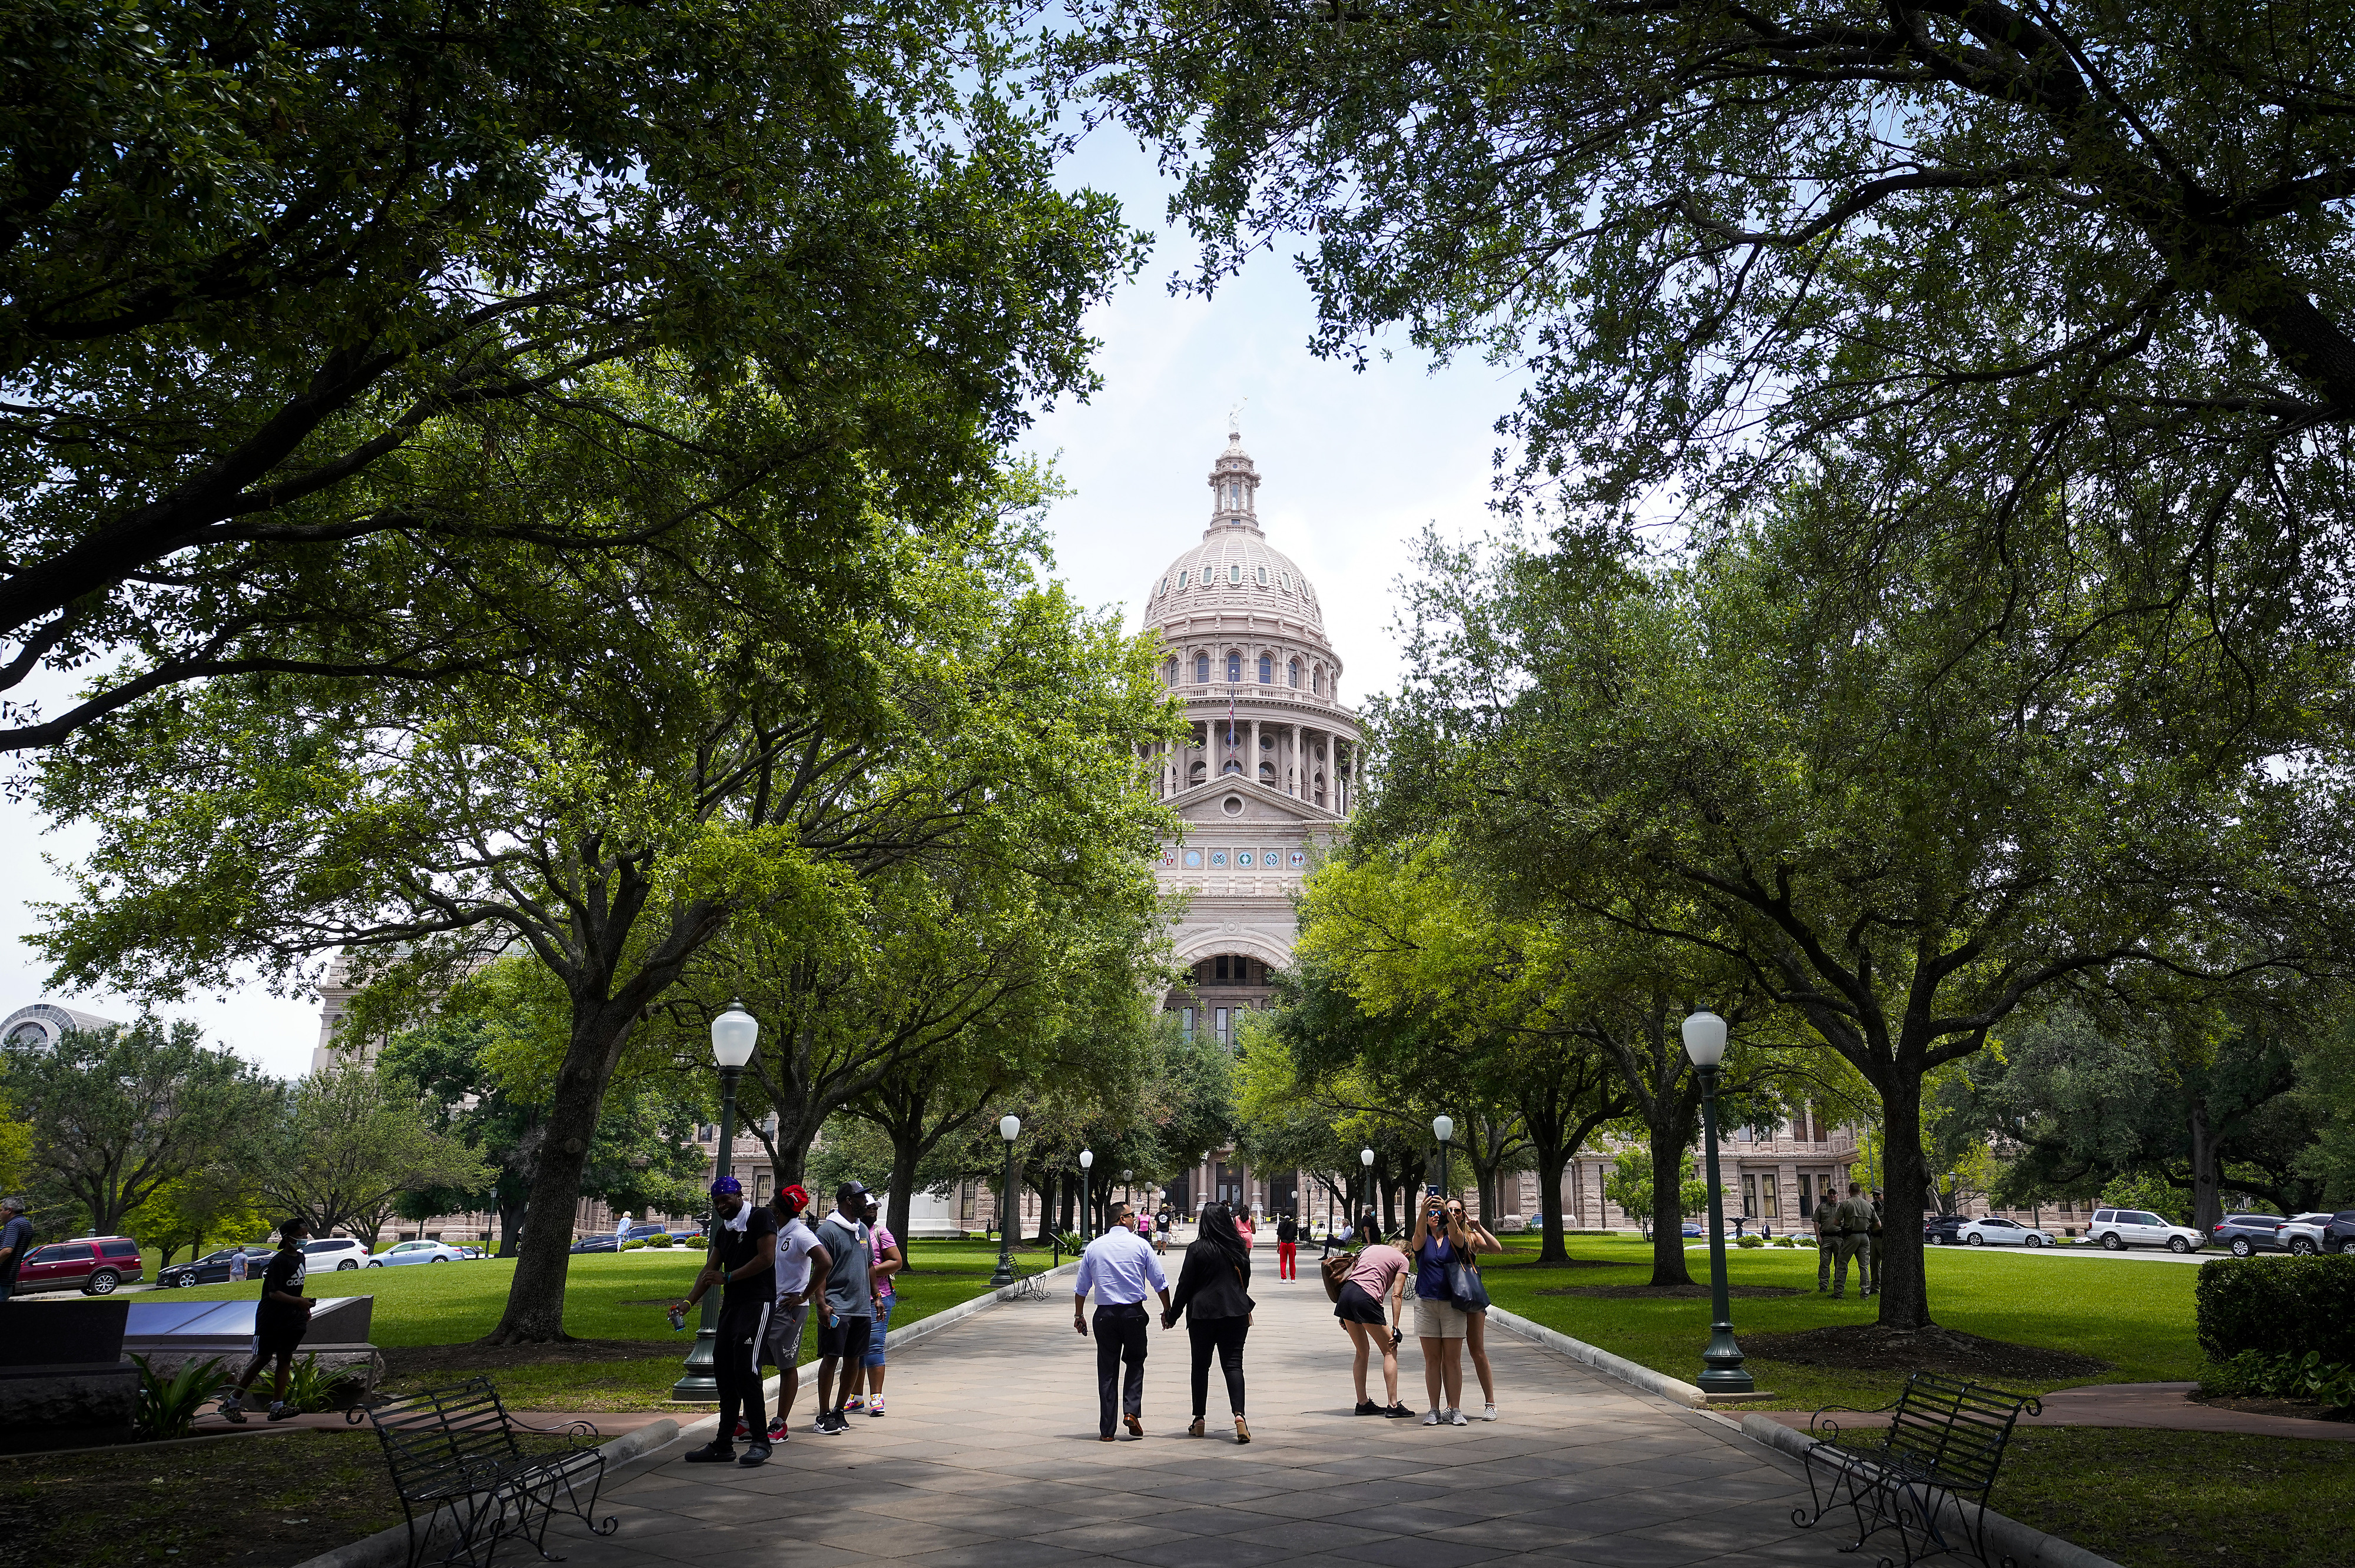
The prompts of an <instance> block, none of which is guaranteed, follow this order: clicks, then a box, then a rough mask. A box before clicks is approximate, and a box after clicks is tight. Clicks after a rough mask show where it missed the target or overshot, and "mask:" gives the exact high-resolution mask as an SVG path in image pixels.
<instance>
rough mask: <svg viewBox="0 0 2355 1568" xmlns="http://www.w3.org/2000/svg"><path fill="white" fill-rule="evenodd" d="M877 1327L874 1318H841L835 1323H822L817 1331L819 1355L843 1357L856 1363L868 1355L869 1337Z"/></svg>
mask: <svg viewBox="0 0 2355 1568" xmlns="http://www.w3.org/2000/svg"><path fill="white" fill-rule="evenodd" d="M874 1327H875V1319H872V1318H841V1319H836V1320H835V1321H834V1322H831V1323H826V1322H821V1323H820V1324H819V1325H818V1330H817V1353H818V1354H819V1355H821V1356H841V1357H843V1358H845V1359H846V1360H848V1361H858V1359H859V1358H860V1357H862V1356H864V1355H866V1354H867V1335H868V1330H871V1329H873V1328H874Z"/></svg>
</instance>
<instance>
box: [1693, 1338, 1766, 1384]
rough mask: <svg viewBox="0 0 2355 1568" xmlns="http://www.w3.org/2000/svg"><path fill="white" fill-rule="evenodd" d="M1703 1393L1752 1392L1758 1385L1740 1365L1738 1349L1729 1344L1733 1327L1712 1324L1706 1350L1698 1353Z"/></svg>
mask: <svg viewBox="0 0 2355 1568" xmlns="http://www.w3.org/2000/svg"><path fill="white" fill-rule="evenodd" d="M1700 1359H1701V1369H1702V1370H1701V1374H1700V1391H1701V1392H1702V1393H1755V1392H1756V1391H1757V1388H1758V1384H1757V1383H1755V1382H1753V1380H1752V1379H1751V1376H1750V1373H1749V1372H1748V1371H1747V1370H1746V1369H1745V1368H1744V1367H1743V1366H1742V1347H1741V1346H1740V1345H1737V1344H1735V1343H1734V1342H1733V1325H1732V1324H1731V1323H1724V1322H1720V1323H1712V1324H1710V1330H1709V1349H1707V1350H1705V1351H1702V1352H1701V1353H1700Z"/></svg>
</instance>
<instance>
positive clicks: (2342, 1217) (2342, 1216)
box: [2322, 1209, 2355, 1252]
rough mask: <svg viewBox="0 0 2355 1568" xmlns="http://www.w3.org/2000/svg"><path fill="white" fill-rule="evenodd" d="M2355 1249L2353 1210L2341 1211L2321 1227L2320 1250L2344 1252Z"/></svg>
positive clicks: (2354, 1216)
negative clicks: (2350, 1248)
mask: <svg viewBox="0 0 2355 1568" xmlns="http://www.w3.org/2000/svg"><path fill="white" fill-rule="evenodd" d="M2349 1247H2355V1209H2341V1210H2339V1212H2338V1213H2335V1214H2333V1215H2331V1216H2330V1223H2329V1224H2327V1225H2325V1226H2323V1227H2322V1250H2323V1251H2325V1252H2345V1251H2346V1250H2347V1249H2348V1248H2349Z"/></svg>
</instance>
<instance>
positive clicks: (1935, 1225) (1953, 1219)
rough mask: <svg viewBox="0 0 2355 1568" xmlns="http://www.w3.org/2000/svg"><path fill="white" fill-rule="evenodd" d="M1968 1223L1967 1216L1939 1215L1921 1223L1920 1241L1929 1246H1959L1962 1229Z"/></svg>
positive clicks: (1968, 1218) (1969, 1219)
mask: <svg viewBox="0 0 2355 1568" xmlns="http://www.w3.org/2000/svg"><path fill="white" fill-rule="evenodd" d="M1970 1223H1971V1217H1970V1216H1969V1215H1968V1214H1940V1215H1939V1216H1938V1217H1937V1218H1936V1219H1934V1220H1924V1221H1923V1222H1922V1239H1923V1241H1924V1242H1925V1243H1927V1244H1928V1245H1931V1246H1960V1245H1962V1234H1963V1227H1964V1226H1965V1225H1966V1224H1970Z"/></svg>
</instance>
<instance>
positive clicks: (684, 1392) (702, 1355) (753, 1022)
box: [670, 997, 761, 1404]
mask: <svg viewBox="0 0 2355 1568" xmlns="http://www.w3.org/2000/svg"><path fill="white" fill-rule="evenodd" d="M759 1044H761V1021H760V1020H759V1019H757V1018H755V1017H753V1016H752V1015H751V1013H749V1012H745V1011H744V1002H743V999H742V998H741V997H739V998H737V999H735V1000H733V1001H730V1002H729V1004H728V1010H727V1011H726V1012H722V1013H721V1014H720V1015H719V1017H717V1018H715V1019H713V1020H712V1021H711V1060H712V1064H713V1065H715V1066H717V1067H718V1068H719V1149H718V1150H717V1151H716V1152H715V1153H714V1154H713V1155H712V1159H711V1179H712V1181H714V1182H715V1183H716V1182H717V1181H719V1178H721V1177H722V1176H727V1175H731V1174H733V1172H731V1171H730V1170H729V1166H730V1163H731V1160H730V1155H732V1154H733V1153H734V1152H735V1148H736V1080H737V1079H738V1078H740V1077H741V1076H742V1075H743V1074H744V1068H745V1066H746V1065H747V1064H749V1063H750V1062H751V1060H752V1052H753V1050H754V1049H755V1048H756V1047H757V1046H759ZM711 1225H712V1230H711V1233H710V1234H718V1230H717V1228H718V1226H719V1214H718V1213H714V1214H713V1215H712V1216H711ZM718 1349H719V1291H717V1290H710V1291H706V1292H705V1293H704V1297H703V1308H702V1315H701V1316H700V1317H699V1318H698V1319H697V1320H696V1325H695V1343H694V1344H693V1345H692V1346H690V1347H689V1348H688V1350H687V1364H686V1366H685V1367H684V1368H683V1369H682V1371H681V1373H680V1376H679V1380H678V1381H677V1383H673V1384H671V1389H670V1396H671V1398H673V1399H676V1400H692V1401H694V1402H695V1403H697V1404H702V1403H704V1402H705V1401H708V1400H715V1399H718V1398H719V1378H718V1377H717V1376H715V1375H714V1374H713V1372H712V1370H711V1369H712V1356H713V1353H714V1352H715V1351H717V1350H718Z"/></svg>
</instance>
